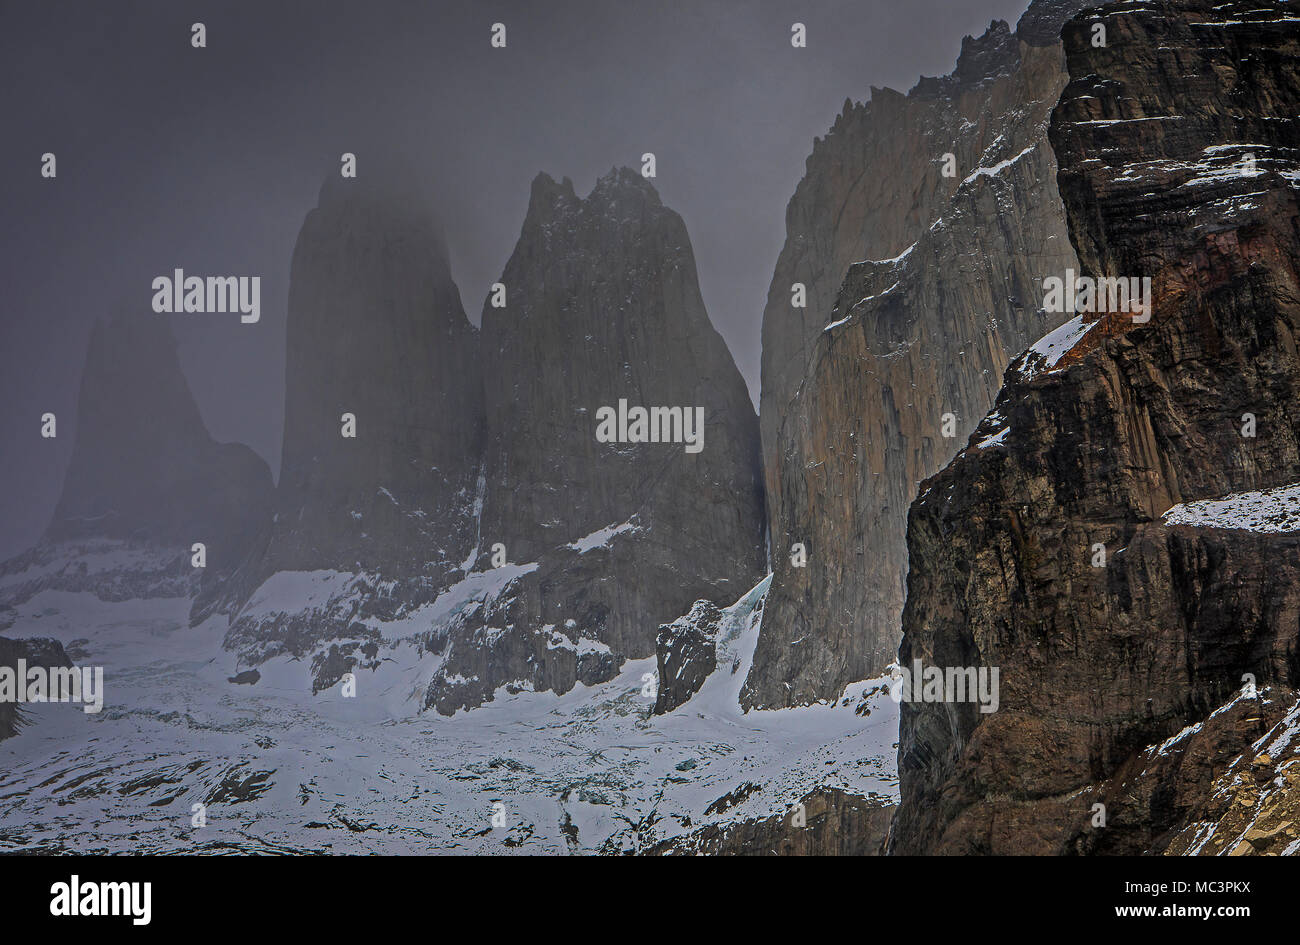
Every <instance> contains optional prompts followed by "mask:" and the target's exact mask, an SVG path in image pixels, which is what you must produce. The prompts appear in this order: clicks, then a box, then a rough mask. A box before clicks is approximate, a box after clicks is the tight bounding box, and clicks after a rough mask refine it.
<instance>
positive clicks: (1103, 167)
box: [893, 0, 1300, 853]
mask: <svg viewBox="0 0 1300 945" xmlns="http://www.w3.org/2000/svg"><path fill="white" fill-rule="evenodd" d="M1292 12H1293V11H1292V10H1291V9H1290V8H1289V6H1288V5H1287V4H1283V3H1256V2H1250V3H1242V2H1231V3H1217V4H1215V3H1211V2H1209V0H1204V2H1202V0H1188V2H1180V3H1168V2H1154V3H1146V2H1144V3H1142V4H1140V5H1131V4H1114V5H1111V6H1108V7H1105V8H1103V9H1102V11H1101V13H1100V19H1101V22H1102V23H1104V25H1105V27H1106V34H1107V35H1106V45H1105V46H1093V45H1092V44H1091V42H1090V40H1091V37H1092V35H1093V32H1092V29H1091V26H1092V23H1093V17H1092V16H1089V17H1087V18H1085V17H1082V16H1081V17H1080V18H1078V19H1076V20H1074V21H1071V23H1070V24H1068V25H1067V27H1066V29H1065V32H1064V42H1065V48H1066V53H1067V60H1068V64H1069V70H1070V75H1071V77H1072V78H1071V81H1070V84H1069V85H1068V87H1067V88H1066V90H1065V92H1064V93H1063V94H1062V97H1061V101H1060V104H1059V105H1058V106H1057V108H1056V110H1055V111H1054V113H1053V116H1052V128H1051V138H1052V144H1053V147H1054V148H1055V150H1056V154H1057V157H1058V159H1059V161H1060V166H1061V171H1060V177H1059V185H1060V192H1061V197H1062V199H1063V200H1064V203H1065V207H1066V213H1067V218H1068V220H1069V223H1070V231H1071V238H1072V240H1073V242H1074V245H1075V246H1076V248H1077V250H1078V254H1079V260H1080V264H1081V268H1082V270H1083V272H1084V273H1085V274H1086V275H1088V276H1110V277H1114V276H1125V277H1150V278H1151V279H1152V284H1153V298H1154V305H1153V309H1152V312H1151V316H1150V319H1149V321H1145V322H1143V321H1141V318H1142V315H1141V313H1137V318H1135V317H1134V314H1133V313H1115V312H1111V313H1104V314H1103V313H1101V312H1098V311H1096V310H1089V311H1085V312H1083V314H1082V315H1081V316H1080V317H1079V318H1078V319H1076V320H1075V321H1074V322H1073V323H1071V324H1070V325H1069V326H1066V327H1065V328H1063V329H1061V330H1059V331H1058V332H1056V333H1054V335H1053V336H1052V337H1051V338H1049V339H1045V340H1044V341H1043V342H1040V343H1039V344H1037V345H1035V346H1034V348H1032V349H1031V350H1030V351H1029V352H1027V353H1026V354H1025V356H1023V357H1022V358H1021V359H1019V360H1018V361H1017V362H1016V363H1015V364H1013V365H1012V366H1011V368H1010V369H1009V370H1008V372H1007V375H1006V381H1005V386H1004V388H1003V391H1002V393H1001V395H1000V396H999V398H998V402H997V407H996V410H995V411H994V413H993V414H992V415H991V416H990V417H988V418H986V420H985V421H984V422H983V423H982V424H981V425H980V427H979V429H977V431H976V432H975V434H974V436H973V437H972V438H971V441H970V445H968V446H967V448H966V449H965V450H964V451H963V452H962V454H961V455H960V456H959V457H958V458H957V459H956V460H955V461H954V462H953V463H952V464H951V465H950V466H949V467H948V468H947V469H945V470H944V471H943V472H941V473H940V474H939V475H937V476H935V477H934V478H933V479H931V480H929V481H928V482H927V483H926V484H925V485H924V486H923V488H922V492H921V495H920V496H919V498H918V499H917V501H916V502H915V503H914V504H913V506H912V509H911V514H910V519H909V532H908V545H909V551H910V555H911V571H910V574H909V577H908V599H907V606H906V610H905V613H904V618H903V624H904V633H905V638H904V642H903V646H902V649H901V652H900V656H901V658H902V660H903V661H904V662H905V663H907V662H910V661H911V660H913V659H919V660H922V661H923V663H924V664H926V665H934V666H966V665H978V666H996V667H999V668H1000V676H1001V692H1000V709H999V710H998V711H997V712H995V713H992V714H989V715H981V714H980V713H979V711H978V709H977V707H976V706H975V705H973V704H964V703H955V702H948V703H935V702H927V703H906V704H905V705H904V706H903V715H902V723H901V730H900V745H899V758H900V762H899V765H900V778H901V789H902V803H901V805H900V808H899V812H898V815H897V817H896V819H895V825H894V830H893V850H894V852H899V853H1013V852H1014V853H1054V852H1068V851H1081V852H1088V851H1093V852H1137V851H1139V850H1159V849H1163V848H1164V846H1165V845H1166V844H1167V843H1168V842H1169V832H1170V831H1175V830H1176V829H1178V827H1179V824H1180V823H1183V822H1184V820H1185V818H1188V817H1191V818H1192V819H1193V820H1195V819H1197V818H1198V817H1199V816H1201V815H1204V813H1205V808H1204V806H1203V800H1204V797H1205V792H1206V790H1208V787H1207V786H1208V785H1209V784H1210V783H1212V782H1213V780H1214V778H1215V777H1216V776H1222V774H1221V772H1222V771H1223V767H1224V766H1225V765H1227V764H1228V762H1230V761H1231V759H1232V758H1233V757H1234V756H1235V755H1236V754H1237V753H1238V752H1243V751H1248V750H1250V743H1249V739H1250V738H1251V737H1256V736H1258V735H1259V734H1260V733H1261V732H1260V729H1254V730H1253V731H1252V728H1253V726H1256V725H1258V726H1262V727H1263V728H1264V729H1266V728H1267V726H1268V725H1270V724H1273V723H1272V722H1271V721H1270V720H1269V718H1265V717H1264V716H1259V717H1256V718H1248V717H1246V716H1242V717H1241V719H1240V724H1241V726H1242V728H1241V729H1240V730H1238V731H1236V732H1235V733H1234V731H1233V726H1234V724H1236V723H1234V722H1233V721H1232V719H1234V718H1235V717H1236V716H1234V715H1233V713H1232V712H1229V713H1227V714H1226V715H1223V716H1218V717H1217V718H1216V719H1214V720H1213V723H1212V724H1211V720H1210V719H1208V718H1207V716H1210V714H1211V713H1212V712H1214V710H1216V709H1217V708H1218V707H1220V706H1222V705H1224V704H1225V702H1227V701H1229V700H1230V699H1231V697H1232V696H1233V694H1234V693H1235V692H1237V691H1239V690H1241V688H1242V685H1243V677H1245V676H1246V674H1250V676H1251V677H1253V678H1254V679H1255V680H1257V681H1258V683H1259V684H1261V685H1263V684H1266V683H1267V684H1281V685H1283V686H1290V687H1295V686H1296V684H1297V682H1300V659H1298V656H1297V645H1298V640H1297V627H1298V626H1300V533H1297V532H1296V531H1295V530H1294V525H1291V526H1287V525H1286V524H1285V523H1286V521H1287V516H1285V515H1273V514H1272V513H1269V512H1268V510H1267V507H1268V505H1269V503H1271V502H1275V501H1276V497H1277V495H1278V494H1277V493H1274V492H1268V491H1264V490H1270V489H1271V488H1273V487H1279V486H1286V485H1290V484H1293V483H1296V482H1297V481H1300V427H1298V426H1297V422H1298V421H1300V360H1298V355H1297V347H1296V339H1297V337H1298V336H1300V274H1298V273H1297V261H1298V260H1300V237H1298V234H1300V226H1298V224H1300V205H1298V203H1297V191H1296V182H1297V179H1300V167H1298V165H1297V158H1298V157H1300V151H1298V150H1297V149H1298V148H1300V129H1298V128H1297V118H1296V116H1297V114H1300V73H1298V72H1297V70H1296V69H1295V68H1294V64H1295V62H1296V58H1297V56H1298V55H1300V29H1298V28H1297V24H1296V22H1295V20H1294V17H1293V16H1292V15H1291V14H1292ZM1247 414H1249V415H1252V416H1253V417H1254V418H1255V426H1254V429H1253V430H1252V429H1251V427H1250V422H1249V418H1247V417H1246V415H1247ZM1244 433H1245V434H1248V433H1253V434H1254V435H1253V436H1252V435H1244ZM1233 493H1246V494H1245V495H1239V496H1237V497H1236V498H1234V499H1231V500H1229V502H1228V506H1227V507H1229V508H1234V509H1236V510H1237V516H1236V520H1235V521H1233V520H1231V518H1229V519H1225V517H1224V516H1222V515H1217V516H1216V515H1211V514H1209V513H1208V512H1207V511H1205V508H1206V507H1204V506H1198V505H1196V504H1192V503H1194V501H1195V500H1201V499H1213V498H1221V497H1225V496H1228V495H1230V494H1233ZM1285 494H1289V493H1285ZM1184 503H1189V504H1186V505H1184ZM1175 506H1176V508H1175ZM1166 513H1168V514H1167V518H1166V517H1165V516H1166ZM1252 521H1253V522H1254V524H1253V526H1252V525H1251V523H1252ZM1270 521H1271V522H1273V523H1274V524H1271V525H1270V524H1269V522H1270ZM1248 526H1249V527H1248ZM1100 555H1104V557H1101V556H1100ZM1234 711H1235V710H1234ZM1261 711H1262V710H1261ZM1270 711H1271V710H1270ZM1266 714H1267V713H1266ZM1274 714H1276V713H1274ZM1202 721H1204V722H1205V726H1206V734H1205V736H1204V737H1205V738H1206V739H1208V740H1207V741H1206V742H1205V744H1207V745H1210V746H1211V747H1212V748H1213V750H1212V751H1211V752H1210V753H1209V756H1213V757H1214V761H1213V763H1210V764H1208V766H1207V765H1206V764H1205V763H1204V761H1201V762H1198V761H1196V759H1195V757H1194V756H1193V755H1187V754H1182V757H1183V758H1184V759H1185V761H1184V762H1179V763H1169V762H1159V763H1156V764H1152V765H1150V766H1148V765H1147V764H1145V763H1143V764H1141V765H1140V766H1139V765H1138V763H1137V762H1135V761H1134V759H1135V758H1136V757H1138V756H1139V755H1140V754H1141V753H1143V752H1151V753H1152V756H1154V755H1158V754H1160V748H1159V747H1155V748H1153V747H1151V746H1162V745H1164V743H1165V740H1166V739H1170V738H1171V737H1172V736H1175V735H1177V734H1178V733H1179V732H1180V730H1182V729H1183V728H1184V727H1185V726H1188V725H1195V724H1196V723H1198V722H1202ZM1211 732H1212V733H1214V734H1211ZM1199 737H1201V736H1198V738H1199ZM1216 739H1218V740H1220V742H1221V743H1220V744H1217V746H1216V744H1215V741H1214V740H1216ZM1183 741H1185V742H1186V744H1187V745H1191V744H1193V743H1194V742H1195V739H1190V740H1189V738H1188V736H1184V739H1183V740H1182V741H1179V740H1175V743H1169V744H1168V745H1165V753H1166V754H1169V753H1170V752H1169V749H1170V748H1173V749H1175V750H1174V751H1173V752H1172V755H1173V756H1175V757H1177V756H1179V755H1180V753H1181V751H1182V749H1180V748H1179V745H1180V744H1182V743H1183ZM1209 756H1207V757H1209ZM1198 764H1199V765H1200V770H1199V772H1198V771H1197V769H1196V765H1198ZM1139 768H1140V770H1139ZM1148 768H1149V771H1148ZM1142 776H1145V778H1146V782H1145V783H1140V782H1141V780H1142ZM1189 777H1190V780H1188V778H1189ZM1152 778H1154V779H1155V781H1154V783H1153V782H1152V780H1151V779H1152ZM1189 784H1192V785H1199V786H1197V787H1195V789H1194V790H1189V789H1188V785H1189ZM1120 787H1123V788H1124V789H1122V790H1121V789H1118V788H1120ZM1198 798H1199V799H1198ZM1094 802H1100V803H1104V804H1105V805H1106V815H1107V821H1108V822H1109V823H1110V824H1116V825H1119V826H1118V827H1117V829H1116V830H1115V831H1113V832H1110V828H1109V827H1106V828H1097V827H1094V826H1092V823H1093V820H1092V818H1093V817H1094V812H1093V810H1092V808H1091V804H1092V803H1094ZM1198 811H1199V813H1198ZM1134 825H1139V826H1137V827H1136V828H1135V826H1134Z"/></svg>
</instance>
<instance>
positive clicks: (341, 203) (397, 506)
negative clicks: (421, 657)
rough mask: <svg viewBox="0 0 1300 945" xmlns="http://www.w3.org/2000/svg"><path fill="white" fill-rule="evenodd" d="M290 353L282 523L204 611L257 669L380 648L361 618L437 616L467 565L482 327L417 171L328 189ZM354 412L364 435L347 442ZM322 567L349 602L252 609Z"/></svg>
mask: <svg viewBox="0 0 1300 945" xmlns="http://www.w3.org/2000/svg"><path fill="white" fill-rule="evenodd" d="M287 349H288V364H287V368H286V395H285V424H284V451H283V460H282V467H281V474H280V482H279V486H278V489H277V493H276V499H275V501H276V513H275V521H274V524H273V525H271V526H269V527H268V528H267V529H266V530H265V531H264V533H263V535H262V537H261V547H260V548H259V549H258V550H257V551H256V552H255V553H254V554H252V555H250V557H249V559H248V561H247V562H246V563H245V564H244V565H243V566H242V567H241V571H240V573H239V574H238V575H237V577H236V580H235V581H233V582H232V584H234V585H236V590H235V591H233V592H231V593H229V594H227V595H226V599H225V600H216V601H209V602H200V603H201V605H205V606H207V607H209V608H217V609H226V610H229V611H231V612H233V613H234V614H235V616H236V618H237V619H235V621H234V622H233V624H232V627H231V630H230V633H229V635H228V637H227V641H226V645H227V647H228V648H230V649H234V650H236V651H237V652H239V653H240V656H241V659H243V660H245V661H246V662H248V663H250V664H256V663H258V662H261V661H263V660H265V659H268V658H270V657H272V656H276V655H279V654H282V653H291V654H293V655H295V656H303V655H306V654H308V653H313V652H315V651H316V650H317V648H318V647H320V646H321V645H323V644H325V643H328V642H330V641H332V640H335V639H339V640H340V644H341V645H343V646H345V647H350V648H355V647H356V646H360V645H361V644H362V643H363V642H365V641H366V640H367V639H368V638H370V637H373V636H374V635H375V631H373V630H369V629H367V628H366V626H365V624H364V620H365V619H366V618H371V617H373V618H379V619H389V620H391V619H394V618H395V617H399V616H402V615H403V614H406V613H408V612H409V611H410V610H411V609H413V608H415V607H418V606H420V605H421V604H424V603H428V602H429V601H431V600H433V599H435V598H436V597H437V595H438V593H439V592H440V591H441V590H443V589H444V588H446V587H447V586H448V585H449V584H450V583H452V582H453V581H454V580H455V579H457V578H458V577H459V576H460V575H461V573H462V569H464V568H466V567H468V564H469V562H468V561H467V560H466V556H467V555H469V554H470V553H471V552H472V550H473V548H474V540H475V520H474V517H475V507H474V506H475V498H476V494H477V479H478V463H479V455H480V450H481V446H482V436H483V406H482V382H481V375H480V370H479V361H478V340H477V332H476V331H475V329H474V327H473V326H472V325H471V324H470V323H469V320H468V319H467V318H466V317H465V312H464V308H463V307H462V305H461V299H460V293H459V290H458V289H457V288H456V285H455V283H454V282H453V281H452V277H451V269H450V265H449V263H448V258H447V250H446V246H445V244H444V242H443V239H442V236H441V234H440V232H439V231H438V228H437V225H436V223H435V221H434V218H433V215H432V213H431V211H430V210H429V209H428V202H427V200H425V199H424V198H423V197H422V196H421V195H420V190H419V188H418V186H417V184H416V182H415V181H414V179H413V178H412V177H411V175H410V174H408V173H407V172H405V171H403V170H402V169H400V168H396V169H395V168H383V169H379V170H374V171H371V172H368V173H366V174H363V175H362V176H360V177H358V178H356V179H343V178H338V177H331V178H330V179H328V180H327V181H326V183H325V185H324V186H323V187H322V188H321V194H320V201H319V205H318V206H317V207H316V208H315V209H314V210H312V211H311V212H310V213H309V214H308V215H307V219H306V221H305V222H304V223H303V227H302V231H301V232H300V234H299V237H298V244H297V246H296V247H295V249H294V255H293V268H292V273H291V281H290V288H289V323H288V339H287ZM344 414H348V415H351V417H352V418H354V419H355V432H356V436H355V438H349V437H345V436H344V435H343V429H344V420H343V419H342V418H343V416H344ZM318 570H324V571H338V572H342V573H347V574H355V575H357V577H356V580H355V582H354V583H353V584H352V585H351V586H349V588H348V595H347V597H346V599H343V598H330V599H328V600H324V601H315V602H312V603H311V604H310V605H308V604H306V603H302V604H301V605H300V604H296V603H294V602H293V601H291V600H286V601H285V606H286V607H287V608H288V609H286V610H277V609H275V607H264V608H261V609H259V610H258V611H257V612H256V613H254V614H250V613H248V612H247V610H246V609H245V608H246V607H247V604H248V603H249V602H250V600H252V599H256V598H257V597H258V596H259V595H258V593H257V592H258V589H259V588H261V587H263V586H264V585H265V582H266V581H267V579H268V578H270V577H271V576H272V575H274V574H275V573H276V572H292V571H318ZM263 596H264V595H263ZM197 609H198V608H196V610H197ZM241 609H242V610H241ZM346 638H352V639H351V642H349V641H348V640H347V639H346ZM316 655H317V656H318V657H319V658H320V659H322V660H325V662H324V663H323V664H321V665H324V666H332V665H334V662H333V661H332V660H331V658H330V657H329V655H328V654H324V655H322V654H320V653H317V654H316ZM340 658H341V657H340ZM325 675H326V676H328V675H330V674H329V673H328V672H327V673H326V674H325ZM322 678H323V677H319V676H318V677H317V685H318V686H319V685H320V684H321V679H322Z"/></svg>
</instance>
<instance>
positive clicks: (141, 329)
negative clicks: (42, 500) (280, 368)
mask: <svg viewBox="0 0 1300 945" xmlns="http://www.w3.org/2000/svg"><path fill="white" fill-rule="evenodd" d="M170 317H172V316H167V315H155V314H152V313H148V312H136V311H127V310H123V311H119V312H118V313H116V314H114V315H113V316H112V317H110V318H106V319H101V320H100V321H99V322H98V323H96V325H95V327H94V329H93V331H92V332H91V338H90V345H89V348H88V350H87V352H86V363H85V368H84V370H83V372H82V377H81V387H80V391H79V394H78V399H77V425H76V439H75V442H74V446H73V454H72V461H71V464H70V465H69V468H68V473H67V477H66V479H65V481H64V487H63V493H62V495H61V496H60V498H59V502H58V505H57V507H56V509H55V513H54V518H53V520H52V521H51V523H50V527H49V531H48V533H47V537H48V538H50V539H51V540H61V539H72V538H87V537H97V538H119V539H126V538H131V539H136V540H143V541H148V542H152V543H155V544H161V545H173V544H174V545H175V546H176V548H177V549H178V550H188V548H189V547H190V545H191V544H192V543H193V542H203V543H204V544H205V545H207V547H208V554H209V559H210V561H213V562H216V563H218V564H231V563H233V561H234V560H236V559H237V558H238V556H239V555H240V554H241V553H242V550H243V549H242V548H241V547H240V545H241V544H242V542H243V541H245V540H246V537H247V533H248V532H249V531H250V530H251V529H254V528H255V527H256V524H255V523H256V521H257V520H258V519H260V518H261V517H262V516H264V515H269V501H270V495H271V488H272V486H271V475H270V470H269V468H268V467H267V465H266V463H265V462H264V461H263V460H262V459H261V458H260V457H259V456H257V454H255V453H254V452H253V451H252V450H250V449H249V448H248V447H246V446H243V445H241V444H234V443H229V444H222V443H217V442H216V441H215V440H213V439H212V437H211V435H210V434H209V433H208V430H207V427H206V426H205V425H204V423H203V418H202V416H201V415H200V414H199V409H198V406H197V404H196V403H195V401H194V396H193V394H192V393H191V392H190V387H189V384H188V382H187V381H186V379H185V375H184V374H183V373H182V372H181V367H180V362H179V360H178V359H177V355H176V341H175V338H174V337H173V335H172V330H171V326H170V323H169V321H168V319H169V318H170Z"/></svg>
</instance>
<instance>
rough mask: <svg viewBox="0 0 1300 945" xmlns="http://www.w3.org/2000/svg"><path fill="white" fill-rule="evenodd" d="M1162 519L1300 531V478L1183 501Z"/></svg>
mask: <svg viewBox="0 0 1300 945" xmlns="http://www.w3.org/2000/svg"><path fill="white" fill-rule="evenodd" d="M1161 519H1162V520H1163V521H1164V523H1165V524H1166V525H1196V526H1199V527H1201V528H1234V529H1238V530H1241V531H1251V532H1261V533H1264V534H1271V535H1276V534H1284V533H1288V532H1300V482H1297V483H1292V484H1291V485H1289V486H1278V487H1277V488H1274V489H1264V490H1262V491H1260V492H1237V493H1234V494H1232V495H1227V496H1224V497H1223V498H1221V499H1200V500H1198V501H1196V502H1180V503H1179V504H1178V505H1175V506H1174V507H1173V508H1171V509H1170V510H1169V511H1168V512H1166V513H1165V514H1164V515H1163V516H1161Z"/></svg>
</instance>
